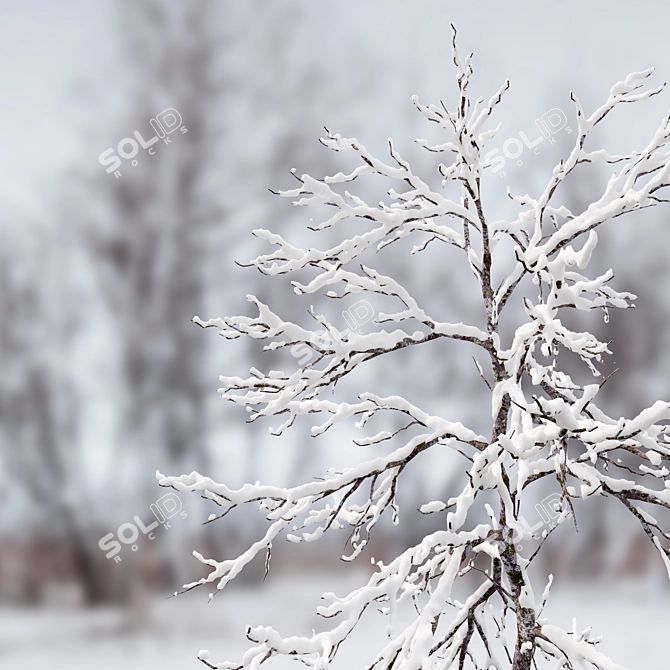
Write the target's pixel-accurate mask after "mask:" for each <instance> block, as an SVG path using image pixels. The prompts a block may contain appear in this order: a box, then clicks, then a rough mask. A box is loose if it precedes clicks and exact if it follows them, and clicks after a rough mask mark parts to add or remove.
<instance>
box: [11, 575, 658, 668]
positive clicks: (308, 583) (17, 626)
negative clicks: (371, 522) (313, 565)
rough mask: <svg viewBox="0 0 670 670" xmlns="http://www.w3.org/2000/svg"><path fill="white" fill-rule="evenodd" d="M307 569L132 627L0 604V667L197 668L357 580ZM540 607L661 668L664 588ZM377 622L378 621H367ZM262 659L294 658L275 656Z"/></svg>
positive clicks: (585, 595) (309, 619)
mask: <svg viewBox="0 0 670 670" xmlns="http://www.w3.org/2000/svg"><path fill="white" fill-rule="evenodd" d="M358 583H359V582H358V578H357V576H356V575H352V579H351V581H349V580H348V581H347V582H345V581H343V580H342V578H338V579H337V580H336V583H335V584H333V582H332V578H328V577H324V578H318V577H315V576H311V577H309V578H307V579H304V580H302V581H300V582H299V581H298V580H297V578H296V577H283V578H281V579H276V580H274V581H273V582H272V583H270V584H266V585H265V586H264V587H263V588H260V589H258V588H254V589H250V588H246V589H243V588H238V589H237V590H231V591H230V592H229V593H226V594H223V595H222V596H217V598H215V599H214V602H213V603H211V604H209V605H208V604H206V594H205V593H204V592H201V593H198V592H197V591H196V592H194V593H191V594H188V595H186V596H184V597H180V598H176V599H174V598H173V599H169V600H160V601H155V602H153V604H152V605H151V607H150V611H149V615H148V618H147V620H146V622H145V624H144V626H143V627H142V628H141V629H140V630H132V627H133V626H135V624H134V623H133V621H132V620H131V619H129V617H128V614H127V613H124V612H120V611H114V610H96V611H94V612H90V611H81V610H62V609H46V610H45V609H42V610H34V609H10V608H1V609H0V668H1V669H2V670H24V669H25V670H27V669H29V668H30V669H32V668H44V669H46V670H61V669H64V668H67V669H68V670H84V669H86V670H90V669H91V668H95V669H96V670H112V669H114V670H116V669H118V668H124V669H126V670H136V669H137V670H139V669H140V668H141V669H142V670H158V669H159V668H160V670H188V669H189V668H194V670H197V669H199V668H203V667H204V666H203V665H201V664H200V663H199V662H198V661H197V660H196V654H197V652H198V650H199V649H203V648H206V649H210V650H211V652H212V660H213V661H223V660H235V661H237V660H239V659H240V658H241V655H242V653H243V651H244V650H245V649H246V648H247V647H246V641H245V640H244V638H243V630H244V624H246V623H252V624H260V623H263V624H268V625H273V626H275V627H277V628H278V629H279V630H280V631H282V632H283V633H289V632H291V633H298V634H304V633H308V632H310V630H311V628H312V627H315V628H316V627H320V626H322V625H323V622H322V620H319V619H318V617H316V616H315V614H314V610H315V607H316V606H317V604H318V596H319V595H320V593H321V591H323V590H335V591H337V592H343V591H344V590H345V589H348V588H350V587H352V586H354V585H356V584H358ZM552 598H553V603H551V606H550V607H549V609H548V611H547V612H546V614H547V615H548V616H550V617H551V618H552V622H553V623H556V624H558V625H561V626H563V627H566V628H571V625H572V624H571V622H572V617H573V616H576V617H577V619H578V621H577V623H578V627H579V630H582V629H584V628H586V626H588V625H593V626H594V631H595V633H596V635H603V636H604V642H603V643H602V645H601V649H602V650H603V651H604V652H605V653H608V654H609V655H610V656H612V657H613V658H614V660H616V661H617V662H618V663H620V664H622V665H623V666H624V667H626V668H628V670H656V669H658V670H664V669H665V668H667V667H668V658H667V652H664V651H663V646H664V644H665V640H666V636H667V631H668V622H670V595H669V594H668V591H667V589H664V590H663V591H662V592H659V591H655V589H654V588H653V586H651V585H649V584H638V585H633V584H627V585H625V586H620V587H617V588H616V589H604V588H603V587H602V586H600V587H595V586H593V587H591V586H589V587H580V588H572V589H570V590H564V591H558V590H557V591H556V592H555V593H553V594H552ZM362 624H363V625H362V628H361V630H360V631H358V633H357V634H356V635H355V636H354V637H352V638H351V640H350V644H349V645H348V646H347V647H343V648H342V650H341V656H340V657H339V662H338V663H337V665H336V667H337V668H343V669H346V670H354V669H356V668H361V667H363V666H364V665H365V664H366V663H367V662H369V660H370V654H371V653H372V651H373V650H374V649H375V648H376V647H377V646H378V644H379V642H380V641H381V640H382V639H383V637H384V630H383V628H384V626H383V624H384V621H383V619H382V617H381V616H380V615H376V614H374V616H373V617H372V618H369V619H367V620H366V619H363V621H362ZM374 624H377V625H374ZM268 667H269V668H273V667H274V668H289V667H291V668H297V667H301V666H296V665H295V662H290V661H287V660H286V659H277V660H276V661H274V662H273V663H268Z"/></svg>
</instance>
